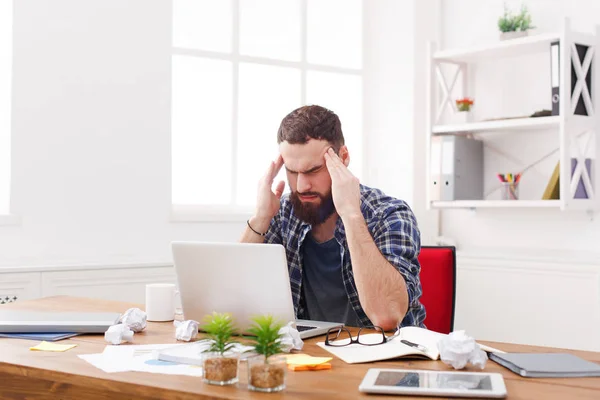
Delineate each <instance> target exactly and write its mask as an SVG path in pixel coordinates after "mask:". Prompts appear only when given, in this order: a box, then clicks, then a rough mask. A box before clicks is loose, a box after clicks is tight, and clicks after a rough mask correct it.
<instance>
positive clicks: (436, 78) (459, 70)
mask: <svg viewBox="0 0 600 400" xmlns="http://www.w3.org/2000/svg"><path fill="white" fill-rule="evenodd" d="M556 42H558V43H559V46H560V47H559V87H560V90H559V100H560V106H559V115H554V116H544V117H530V118H510V119H496V120H484V121H473V122H464V123H450V122H448V118H442V117H444V116H446V117H447V116H448V112H447V109H448V108H449V109H450V114H452V112H454V113H456V112H457V111H456V106H455V104H454V100H455V99H457V98H460V97H471V96H469V93H470V90H469V89H470V88H469V83H470V81H472V80H470V79H469V78H470V77H469V72H471V73H472V72H473V71H476V68H472V67H471V66H472V64H477V63H480V62H486V61H490V60H495V59H503V58H508V57H521V56H527V55H531V54H536V53H545V54H547V55H548V60H550V48H551V44H552V43H556ZM576 45H583V46H587V47H588V50H587V53H586V57H585V58H584V59H583V60H580V59H579V56H577V53H576V52H577V48H576ZM597 52H600V26H597V27H596V32H595V35H591V34H582V33H579V32H575V31H573V30H571V28H570V21H569V19H568V18H565V19H564V21H563V27H562V30H561V31H560V32H552V33H544V34H539V35H532V36H527V37H522V38H518V39H512V40H506V41H498V42H494V43H490V44H484V45H479V46H474V47H470V48H462V49H447V50H446V49H444V50H441V51H436V48H435V43H430V47H429V57H428V68H429V79H428V87H427V96H428V102H427V113H426V114H427V115H426V117H427V122H426V133H427V134H426V165H427V175H426V176H427V179H428V181H427V204H426V206H427V208H428V209H431V208H434V209H457V208H463V209H478V208H529V209H531V208H555V209H559V210H567V209H574V210H584V211H589V212H594V211H596V210H598V209H599V208H600V207H599V206H600V201H599V199H600V192H599V191H600V161H596V160H600V138H598V133H599V132H600V107H598V106H597V105H596V104H600V103H597V102H599V101H600V59H599V58H598V57H597V56H598V55H599V54H600V53H597ZM588 56H589V58H590V59H591V61H592V62H591V66H590V67H588V62H589V61H590V60H587V61H586V59H587V58H588ZM516 62H518V61H516ZM572 65H573V66H572ZM445 66H449V67H445ZM444 68H446V69H444ZM452 68H454V71H455V74H454V75H453V76H450V77H448V76H447V73H444V71H447V70H449V69H452ZM572 68H573V71H574V72H575V76H576V77H575V79H576V81H575V82H573V83H574V84H575V89H574V90H573V91H572V90H571V86H572V85H571V84H572V82H571V72H572ZM588 70H589V71H591V75H592V86H591V88H589V90H587V89H588V88H587V85H584V84H583V83H584V79H583V77H584V76H585V75H586V73H587V71H588ZM458 77H460V78H461V79H460V80H459V79H457V78H458ZM532 79H535V77H532ZM456 82H461V85H460V87H455V86H456ZM580 86H585V88H584V89H583V90H581V87H580ZM572 92H573V93H572ZM584 92H587V93H584ZM548 96H550V93H549V94H548ZM580 98H581V99H582V101H584V103H585V108H586V110H587V114H588V115H585V116H582V115H576V114H575V106H576V104H577V102H578V101H580ZM477 100H478V101H479V102H481V101H485V99H483V97H482V96H480V97H479V98H478V99H477ZM444 112H446V114H444ZM501 113H502V110H498V112H497V113H495V114H498V115H501ZM452 119H453V118H450V120H452ZM539 131H548V132H549V135H551V136H548V138H551V139H548V140H556V138H558V142H557V147H558V151H557V153H558V161H559V162H560V177H561V178H560V188H559V189H560V199H559V200H542V199H531V200H493V199H490V198H489V193H490V190H489V189H490V188H487V187H486V188H484V191H485V192H486V194H487V195H488V197H486V198H485V199H481V200H479V199H478V200H448V199H446V198H444V197H445V196H439V195H438V196H436V194H437V192H434V189H433V188H432V182H433V181H436V180H437V181H438V182H437V183H438V184H441V181H442V178H441V177H442V175H441V174H442V172H439V175H435V171H432V165H435V166H436V168H440V165H442V160H441V158H440V160H432V153H431V151H432V139H433V137H435V136H447V135H461V136H467V137H471V138H476V139H477V140H482V141H483V142H484V145H485V143H486V140H487V139H486V138H488V137H489V136H488V135H487V134H488V133H489V134H492V133H493V134H494V137H497V135H504V134H507V135H514V134H515V133H516V132H517V133H518V135H517V136H515V138H516V139H515V145H518V140H519V139H518V138H519V137H520V136H521V135H524V134H525V135H526V134H527V133H528V132H539ZM543 135H545V133H543ZM584 135H587V137H586V138H585V140H587V141H588V142H589V143H591V144H592V145H591V147H590V145H589V143H587V144H585V145H584V150H581V149H580V147H581V146H580V144H579V142H578V141H580V140H582V139H581V138H582V137H585V136H584ZM534 137H538V136H534ZM534 140H537V139H534ZM586 146H587V147H586ZM574 149H575V150H574ZM438 151H439V150H438ZM578 152H579V154H578ZM582 153H583V154H582ZM440 157H441V156H440ZM572 158H577V159H578V160H579V161H582V162H579V163H578V166H577V168H576V169H575V173H574V174H573V176H571V175H572V172H571V159H572ZM586 158H592V159H594V162H593V163H592V168H591V173H590V174H589V175H588V174H587V171H586V169H585V168H583V165H584V164H585V162H584V160H585V159H586ZM432 161H433V162H432ZM531 161H532V162H533V161H535V160H531ZM580 165H581V168H579V166H580ZM526 167H527V166H526V165H523V168H526ZM594 170H595V171H594ZM514 172H517V171H514ZM551 172H552V171H549V175H550V174H551ZM492 173H493V174H494V175H495V172H492V171H485V170H484V176H486V177H487V179H488V182H489V176H490V174H492ZM580 180H581V181H582V182H583V184H584V185H585V189H586V191H587V193H588V198H585V199H580V198H575V191H576V189H577V185H578V183H579V181H580ZM446 184H447V182H446ZM438 187H439V186H438ZM438 190H439V189H438Z"/></svg>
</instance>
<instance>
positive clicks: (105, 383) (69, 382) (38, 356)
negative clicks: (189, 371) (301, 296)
mask: <svg viewBox="0 0 600 400" xmlns="http://www.w3.org/2000/svg"><path fill="white" fill-rule="evenodd" d="M0 307H7V308H11V309H15V310H40V311H41V310H52V311H89V312H94V311H97V312H101V311H116V312H124V311H125V310H127V309H128V308H130V307H140V308H143V307H142V306H140V305H135V304H128V303H121V302H112V301H104V300H93V299H85V298H75V297H67V296H56V297H48V298H43V299H38V300H32V301H25V302H16V303H12V304H8V305H3V306H0ZM322 340H323V339H322V337H318V338H312V339H309V340H307V341H305V344H304V349H303V351H302V352H303V353H307V354H310V355H313V356H329V355H330V354H329V353H327V352H326V351H325V350H323V349H321V348H319V347H318V346H317V345H316V344H315V343H316V342H317V341H322ZM34 343H36V342H33V341H30V340H22V339H0V397H2V398H20V399H22V398H27V399H30V398H31V399H33V398H60V399H71V398H73V399H117V398H136V399H204V398H205V399H208V398H224V399H248V398H252V399H255V398H265V399H267V398H268V399H278V398H286V399H287V398H289V399H298V398H325V399H348V398H359V397H362V398H368V399H387V400H389V399H390V398H391V397H390V396H376V395H367V394H363V393H359V392H358V385H359V384H360V382H361V381H362V378H363V376H364V374H365V372H366V371H367V369H369V368H373V367H378V368H414V369H426V370H452V369H451V368H450V367H448V366H446V365H445V364H443V363H442V362H441V361H435V362H434V361H415V360H410V361H399V360H395V361H388V362H376V363H369V364H346V363H345V362H343V361H341V360H339V359H337V358H334V359H333V360H332V361H331V363H332V369H331V370H326V371H302V372H292V371H288V377H287V388H286V389H285V390H284V391H283V392H280V393H273V394H267V393H257V392H251V391H249V390H248V389H247V376H246V369H245V366H244V365H243V364H241V365H242V367H241V370H240V383H239V384H238V385H237V386H232V387H219V386H213V385H208V384H204V383H202V381H201V379H200V378H197V377H189V376H177V375H162V374H151V373H145V372H123V373H112V374H109V373H105V372H103V371H102V370H100V369H97V368H96V367H94V366H92V365H91V364H89V363H87V362H86V361H84V360H82V359H80V358H79V357H77V355H79V354H90V353H101V352H102V351H103V350H104V347H105V346H106V345H107V343H106V342H105V341H104V337H103V335H82V336H77V337H74V338H71V339H66V340H63V341H61V342H60V343H62V344H74V343H76V344H77V347H75V348H73V349H71V350H68V351H66V352H63V353H60V352H59V353H51V352H36V351H30V350H29V347H30V346H32V344H34ZM158 343H181V342H177V341H176V340H175V328H174V327H173V324H172V323H171V322H163V323H153V322H149V323H148V326H147V327H146V329H145V331H144V332H141V333H136V334H135V336H134V344H158ZM485 343H486V344H489V345H490V346H494V347H496V348H499V349H502V350H504V351H521V352H525V351H527V352H564V351H568V352H569V353H572V354H576V355H578V356H580V357H582V358H585V359H587V360H590V361H594V362H598V363H600V353H595V352H584V351H571V350H561V349H554V348H544V347H532V346H522V345H514V344H506V343H493V342H485ZM473 371H475V370H473ZM477 371H479V370H477ZM485 372H500V373H501V374H502V375H503V376H504V380H505V383H506V388H507V392H508V397H507V398H508V399H534V398H535V399H538V398H539V399H573V398H578V399H583V398H585V399H599V398H600V378H556V379H532V378H521V377H520V376H518V375H516V374H514V373H512V372H511V371H509V370H507V369H505V368H503V367H500V366H499V365H497V364H496V363H494V362H491V361H488V363H487V364H486V368H485ZM403 398H406V397H404V396H403ZM421 398H422V397H421Z"/></svg>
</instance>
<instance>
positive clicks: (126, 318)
mask: <svg viewBox="0 0 600 400" xmlns="http://www.w3.org/2000/svg"><path fill="white" fill-rule="evenodd" d="M121 323H123V324H125V325H127V326H128V327H129V329H131V330H132V331H134V332H141V331H143V330H144V328H146V313H145V312H144V311H142V310H140V309H139V308H130V309H129V310H127V311H125V314H123V316H122V317H121Z"/></svg>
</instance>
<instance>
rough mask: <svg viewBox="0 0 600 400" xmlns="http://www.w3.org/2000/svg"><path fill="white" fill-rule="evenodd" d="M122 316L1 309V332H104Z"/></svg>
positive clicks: (115, 314) (116, 314)
mask: <svg viewBox="0 0 600 400" xmlns="http://www.w3.org/2000/svg"><path fill="white" fill-rule="evenodd" d="M120 318H121V314H120V313H98V312H45V311H16V310H1V309H0V333H62V332H70V333H104V332H106V330H107V329H108V328H109V327H110V326H111V325H115V324H118V323H119V319H120Z"/></svg>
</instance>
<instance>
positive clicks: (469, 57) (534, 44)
mask: <svg viewBox="0 0 600 400" xmlns="http://www.w3.org/2000/svg"><path fill="white" fill-rule="evenodd" d="M560 38H561V35H560V33H545V34H540V35H533V36H526V37H522V38H518V39H511V40H506V41H502V42H496V43H491V44H489V45H483V46H476V47H472V48H467V49H455V50H454V49H451V50H442V51H438V52H436V53H435V54H433V59H434V60H435V61H442V62H455V63H457V62H476V61H485V60H489V59H491V58H506V57H518V56H523V55H528V54H533V53H540V52H546V51H548V48H549V47H550V43H552V42H555V41H558V40H560Z"/></svg>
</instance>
